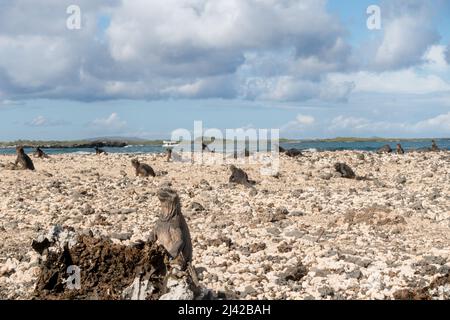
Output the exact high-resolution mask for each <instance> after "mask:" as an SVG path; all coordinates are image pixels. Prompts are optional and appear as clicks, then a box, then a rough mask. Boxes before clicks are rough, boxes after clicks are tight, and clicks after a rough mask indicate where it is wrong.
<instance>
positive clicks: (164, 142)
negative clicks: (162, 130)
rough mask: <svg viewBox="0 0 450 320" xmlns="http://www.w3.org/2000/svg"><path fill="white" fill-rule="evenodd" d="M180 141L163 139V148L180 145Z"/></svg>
mask: <svg viewBox="0 0 450 320" xmlns="http://www.w3.org/2000/svg"><path fill="white" fill-rule="evenodd" d="M179 144H180V142H179V141H163V145H162V146H163V148H170V149H172V148H175V147H177V146H179Z"/></svg>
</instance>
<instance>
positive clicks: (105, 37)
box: [0, 0, 450, 141]
mask: <svg viewBox="0 0 450 320" xmlns="http://www.w3.org/2000/svg"><path fill="white" fill-rule="evenodd" d="M42 2H48V4H47V5H46V6H45V5H41V6H38V7H35V5H34V2H33V1H31V0H18V1H9V2H5V3H3V4H2V5H0V9H1V10H0V124H1V126H0V140H3V141H5V140H15V139H81V138H89V137H100V136H129V137H140V138H149V139H156V138H168V137H170V133H171V131H172V130H175V129H177V128H186V129H190V130H192V129H193V122H194V121H195V120H202V121H203V126H204V127H205V128H219V129H225V128H279V129H280V130H281V133H280V135H281V136H282V137H289V138H323V137H336V136H361V137H372V136H381V137H450V50H449V47H450V18H448V17H449V13H450V3H449V2H448V1H444V0H433V1H425V0H423V1H422V0H393V1H383V0H380V1H376V0H372V1H367V0H359V1H356V0H354V1H350V0H349V1H337V0H329V1H325V0H298V1H294V0H292V1H284V0H264V1H263V0H214V1H213V0H177V1H175V0H168V1H164V2H161V1H144V0H114V1H109V2H108V5H105V1H99V0H90V1H88V0H80V1H65V0H62V1H59V2H55V1H50V0H48V1H47V0H43V1H42ZM74 2H77V4H78V5H79V7H80V9H81V23H82V27H81V29H79V30H69V29H67V28H66V20H67V18H68V17H69V15H68V14H67V13H66V8H67V6H69V5H70V4H73V3H74ZM370 5H378V6H379V7H380V9H381V11H380V12H381V25H382V28H381V29H380V30H369V29H368V28H367V26H366V21H367V18H368V15H367V14H366V9H367V7H368V6H370ZM44 7H45V10H43V9H42V8H44Z"/></svg>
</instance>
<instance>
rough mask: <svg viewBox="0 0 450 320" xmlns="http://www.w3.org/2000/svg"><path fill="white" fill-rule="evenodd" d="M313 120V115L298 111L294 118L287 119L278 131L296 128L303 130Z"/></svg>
mask: <svg viewBox="0 0 450 320" xmlns="http://www.w3.org/2000/svg"><path fill="white" fill-rule="evenodd" d="M315 122H316V119H315V118H314V117H313V116H310V115H306V114H301V113H299V114H297V116H296V117H295V120H292V121H289V122H288V123H286V124H285V125H283V126H281V128H280V131H281V132H290V131H297V130H301V131H304V130H306V129H308V128H310V127H311V126H313V125H314V123H315Z"/></svg>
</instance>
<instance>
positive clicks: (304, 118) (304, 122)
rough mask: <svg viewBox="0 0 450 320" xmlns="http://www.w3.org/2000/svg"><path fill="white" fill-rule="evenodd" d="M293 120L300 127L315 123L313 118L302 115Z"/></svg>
mask: <svg viewBox="0 0 450 320" xmlns="http://www.w3.org/2000/svg"><path fill="white" fill-rule="evenodd" d="M295 119H296V120H297V122H298V123H299V124H301V125H310V124H313V123H314V121H315V119H314V117H312V116H308V115H303V114H298V115H297V117H296V118H295Z"/></svg>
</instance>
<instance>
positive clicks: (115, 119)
mask: <svg viewBox="0 0 450 320" xmlns="http://www.w3.org/2000/svg"><path fill="white" fill-rule="evenodd" d="M90 125H91V127H95V128H97V129H100V130H120V129H123V128H125V127H126V126H127V122H126V121H124V120H121V119H120V117H119V116H118V114H117V113H115V112H113V113H111V115H109V116H108V117H107V118H101V119H95V120H94V121H92V122H91V123H90Z"/></svg>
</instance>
